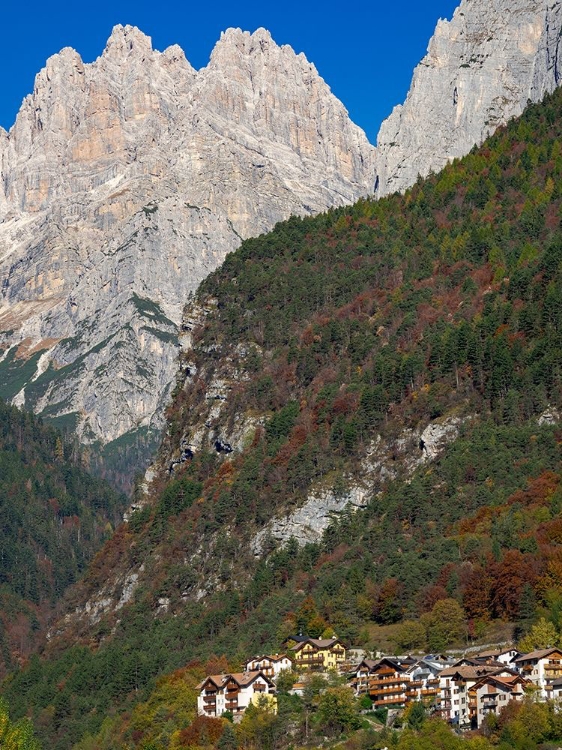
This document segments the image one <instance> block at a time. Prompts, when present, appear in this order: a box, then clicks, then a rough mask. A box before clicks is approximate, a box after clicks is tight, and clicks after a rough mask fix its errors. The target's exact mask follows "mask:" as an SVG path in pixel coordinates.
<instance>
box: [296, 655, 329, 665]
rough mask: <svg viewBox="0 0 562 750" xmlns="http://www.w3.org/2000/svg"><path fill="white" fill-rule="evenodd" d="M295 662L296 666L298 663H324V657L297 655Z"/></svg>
mask: <svg viewBox="0 0 562 750" xmlns="http://www.w3.org/2000/svg"><path fill="white" fill-rule="evenodd" d="M295 664H296V665H297V667H298V666H299V664H324V659H323V658H322V657H321V656H297V657H296V658H295Z"/></svg>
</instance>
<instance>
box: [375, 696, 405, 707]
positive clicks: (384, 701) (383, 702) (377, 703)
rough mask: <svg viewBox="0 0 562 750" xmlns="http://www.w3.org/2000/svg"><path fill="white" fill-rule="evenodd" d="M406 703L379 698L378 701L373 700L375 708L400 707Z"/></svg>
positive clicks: (400, 700)
mask: <svg viewBox="0 0 562 750" xmlns="http://www.w3.org/2000/svg"><path fill="white" fill-rule="evenodd" d="M405 702H406V701H405V700H403V699H401V698H381V699H379V700H375V701H374V703H375V706H390V705H394V706H401V705H402V704H403V703H405Z"/></svg>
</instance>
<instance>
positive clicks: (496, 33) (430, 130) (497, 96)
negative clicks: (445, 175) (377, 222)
mask: <svg viewBox="0 0 562 750" xmlns="http://www.w3.org/2000/svg"><path fill="white" fill-rule="evenodd" d="M561 29H562V3H560V2H558V1H553V0H462V2H461V4H460V6H459V7H458V8H457V10H456V11H455V14H454V16H453V18H452V20H451V21H439V22H438V24H437V28H436V29H435V34H434V36H433V38H432V39H431V41H430V43H429V48H428V52H427V55H426V56H425V57H424V59H423V60H422V61H421V63H420V64H419V65H418V67H417V68H416V69H415V71H414V77H413V80H412V85H411V88H410V92H409V93H408V97H407V99H406V101H405V102H404V104H403V105H400V106H397V107H395V108H394V110H393V112H392V114H391V115H390V117H389V118H388V119H387V120H385V122H384V123H383V125H382V127H381V129H380V132H379V135H378V139H377V166H376V171H377V177H376V194H377V195H379V196H383V195H387V194H388V193H393V192H401V191H403V190H405V189H406V188H408V187H410V186H411V185H413V183H414V182H415V181H416V179H417V178H418V175H421V176H422V177H425V176H427V175H428V174H429V173H430V172H438V171H439V170H440V169H442V167H444V166H445V165H446V164H447V162H449V161H451V160H452V159H454V158H455V157H460V156H464V155H465V154H467V153H468V152H469V151H470V149H471V148H472V147H473V146H474V145H475V144H480V143H482V141H484V140H485V138H486V137H487V136H488V135H490V134H491V133H493V132H494V131H495V130H496V128H497V127H498V126H499V125H503V124H505V123H506V122H507V121H508V120H509V119H510V118H512V117H515V116H518V115H520V114H521V112H522V111H523V109H524V108H525V106H526V105H527V102H528V101H529V100H531V101H539V100H540V99H542V98H543V96H544V95H545V93H547V92H549V91H552V90H553V89H554V88H555V87H556V86H558V85H559V84H560V80H561V77H562V66H561V62H562V45H561V44H560V41H561V40H560V31H561Z"/></svg>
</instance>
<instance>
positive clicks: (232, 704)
mask: <svg viewBox="0 0 562 750" xmlns="http://www.w3.org/2000/svg"><path fill="white" fill-rule="evenodd" d="M224 705H225V708H226V710H227V711H236V710H237V709H238V701H226V702H225V704H224Z"/></svg>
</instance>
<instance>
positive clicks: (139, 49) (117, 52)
mask: <svg viewBox="0 0 562 750" xmlns="http://www.w3.org/2000/svg"><path fill="white" fill-rule="evenodd" d="M151 52H152V39H151V38H150V37H149V36H147V35H146V34H144V33H143V32H142V31H141V30H140V29H138V28H137V27H136V26H130V25H129V24H127V25H126V26H122V25H121V24H117V25H116V26H114V27H113V30H112V31H111V35H110V37H109V39H108V40H107V44H106V46H105V50H104V51H103V55H102V56H104V57H117V58H119V60H120V61H122V60H123V59H124V58H125V57H128V56H129V55H143V54H148V53H151Z"/></svg>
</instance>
